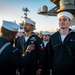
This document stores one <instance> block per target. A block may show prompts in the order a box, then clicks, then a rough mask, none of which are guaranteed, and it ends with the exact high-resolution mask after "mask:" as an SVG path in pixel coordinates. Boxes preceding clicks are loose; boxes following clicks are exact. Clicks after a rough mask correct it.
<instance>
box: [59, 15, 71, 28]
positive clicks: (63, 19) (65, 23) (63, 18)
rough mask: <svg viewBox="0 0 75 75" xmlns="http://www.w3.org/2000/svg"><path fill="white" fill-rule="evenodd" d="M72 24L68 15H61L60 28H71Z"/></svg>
mask: <svg viewBox="0 0 75 75" xmlns="http://www.w3.org/2000/svg"><path fill="white" fill-rule="evenodd" d="M70 24H71V20H70V19H69V18H68V17H66V16H61V17H59V27H60V29H66V28H69V26H70Z"/></svg>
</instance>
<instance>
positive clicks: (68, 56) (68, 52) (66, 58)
mask: <svg viewBox="0 0 75 75" xmlns="http://www.w3.org/2000/svg"><path fill="white" fill-rule="evenodd" d="M47 48H48V53H49V65H50V68H51V69H52V75H75V32H70V33H69V34H68V35H67V36H66V37H65V39H64V41H63V42H62V41H61V35H60V32H56V33H54V34H53V35H52V36H51V38H50V41H49V43H48V47H47Z"/></svg>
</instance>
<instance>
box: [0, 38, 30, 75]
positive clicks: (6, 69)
mask: <svg viewBox="0 0 75 75" xmlns="http://www.w3.org/2000/svg"><path fill="white" fill-rule="evenodd" d="M5 45H7V46H6V47H5V48H4V46H5ZM29 55H30V54H29V53H27V55H26V56H25V57H21V54H20V51H19V50H18V49H16V48H14V47H13V46H12V44H11V43H10V42H9V41H7V40H6V39H4V38H1V37H0V75H16V69H17V68H18V67H26V65H27V61H28V58H29Z"/></svg>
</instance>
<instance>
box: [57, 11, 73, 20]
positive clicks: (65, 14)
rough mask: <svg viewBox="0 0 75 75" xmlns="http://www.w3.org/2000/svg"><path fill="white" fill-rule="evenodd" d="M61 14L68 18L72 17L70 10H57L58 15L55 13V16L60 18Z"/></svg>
mask: <svg viewBox="0 0 75 75" xmlns="http://www.w3.org/2000/svg"><path fill="white" fill-rule="evenodd" d="M61 16H66V17H68V18H69V19H70V20H72V19H73V15H72V14H71V13H70V12H68V11H62V12H59V13H58V15H57V17H58V18H60V17H61Z"/></svg>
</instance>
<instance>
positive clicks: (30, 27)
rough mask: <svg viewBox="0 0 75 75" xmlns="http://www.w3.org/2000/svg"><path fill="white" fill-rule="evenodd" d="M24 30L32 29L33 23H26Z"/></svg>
mask: <svg viewBox="0 0 75 75" xmlns="http://www.w3.org/2000/svg"><path fill="white" fill-rule="evenodd" d="M24 30H25V32H28V31H30V30H32V25H31V24H29V23H25V24H24Z"/></svg>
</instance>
